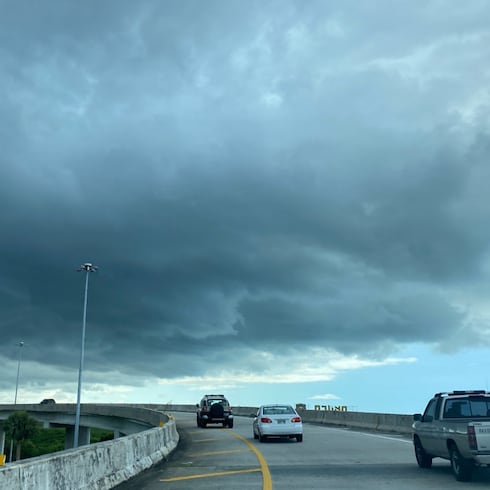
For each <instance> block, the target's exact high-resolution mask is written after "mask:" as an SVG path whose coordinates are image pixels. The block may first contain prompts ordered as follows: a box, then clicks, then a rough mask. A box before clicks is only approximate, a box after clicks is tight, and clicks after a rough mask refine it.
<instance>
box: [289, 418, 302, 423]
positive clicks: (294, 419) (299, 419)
mask: <svg viewBox="0 0 490 490" xmlns="http://www.w3.org/2000/svg"><path fill="white" fill-rule="evenodd" d="M291 422H292V423H293V424H298V423H299V422H301V417H293V418H292V419H291Z"/></svg>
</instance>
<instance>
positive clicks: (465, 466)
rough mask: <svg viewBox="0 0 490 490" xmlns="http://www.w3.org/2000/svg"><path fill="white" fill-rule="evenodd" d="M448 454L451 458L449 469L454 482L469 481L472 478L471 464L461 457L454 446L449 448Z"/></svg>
mask: <svg viewBox="0 0 490 490" xmlns="http://www.w3.org/2000/svg"><path fill="white" fill-rule="evenodd" d="M449 454H450V456H451V468H452V470H453V474H454V477H455V478H456V480H458V481H470V480H471V477H472V476H473V463H472V462H471V461H468V460H467V459H465V458H463V456H461V453H460V452H459V450H458V448H457V447H456V445H455V444H453V445H452V446H451V447H450V448H449Z"/></svg>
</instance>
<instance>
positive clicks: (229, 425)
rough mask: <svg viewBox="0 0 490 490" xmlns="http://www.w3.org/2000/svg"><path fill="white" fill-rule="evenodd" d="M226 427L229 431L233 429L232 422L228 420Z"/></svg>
mask: <svg viewBox="0 0 490 490" xmlns="http://www.w3.org/2000/svg"><path fill="white" fill-rule="evenodd" d="M228 427H229V428H230V429H233V420H230V421H229V422H228Z"/></svg>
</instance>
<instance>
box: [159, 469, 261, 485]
mask: <svg viewBox="0 0 490 490" xmlns="http://www.w3.org/2000/svg"><path fill="white" fill-rule="evenodd" d="M258 471H261V469H260V468H250V469H248V470H233V471H219V472H216V473H202V474H200V475H191V476H178V477H175V478H164V479H163V480H160V481H161V482H169V481H181V480H195V479H197V478H209V477H212V476H226V475H237V474H238V473H255V472H258Z"/></svg>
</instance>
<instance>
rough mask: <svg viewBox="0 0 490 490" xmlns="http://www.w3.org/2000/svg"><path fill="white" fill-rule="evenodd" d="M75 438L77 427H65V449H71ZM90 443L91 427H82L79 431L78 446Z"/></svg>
mask: <svg viewBox="0 0 490 490" xmlns="http://www.w3.org/2000/svg"><path fill="white" fill-rule="evenodd" d="M74 440H75V427H73V425H69V426H67V427H66V429H65V449H71V448H72V447H73V442H74ZM89 444H90V427H80V429H79V431H78V446H79V447H80V446H88V445H89Z"/></svg>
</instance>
